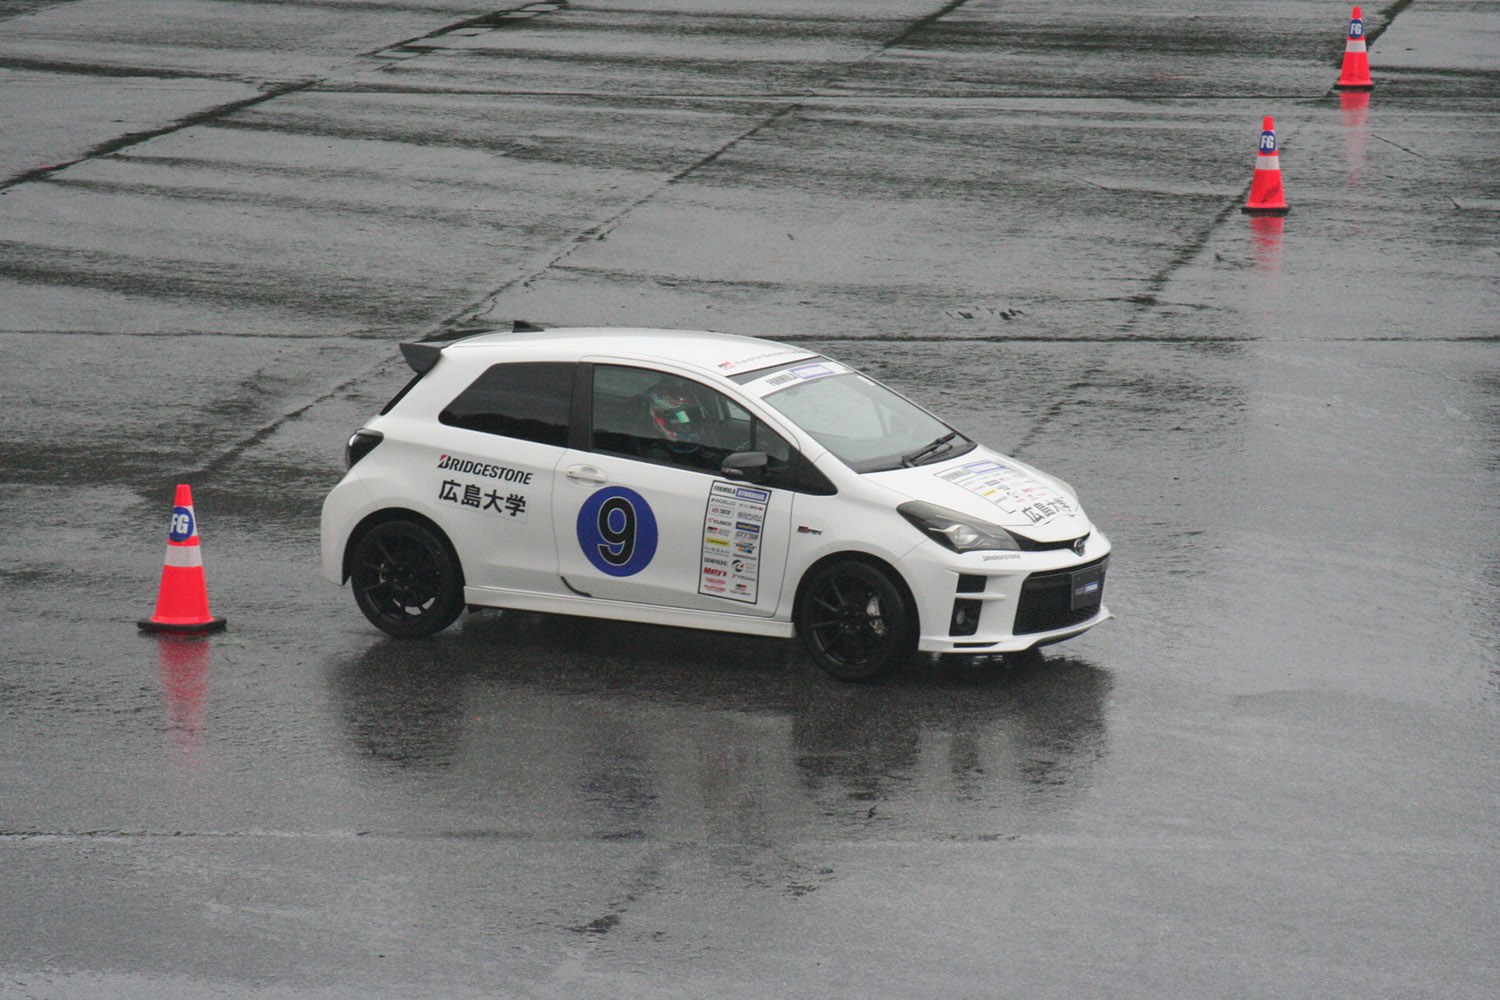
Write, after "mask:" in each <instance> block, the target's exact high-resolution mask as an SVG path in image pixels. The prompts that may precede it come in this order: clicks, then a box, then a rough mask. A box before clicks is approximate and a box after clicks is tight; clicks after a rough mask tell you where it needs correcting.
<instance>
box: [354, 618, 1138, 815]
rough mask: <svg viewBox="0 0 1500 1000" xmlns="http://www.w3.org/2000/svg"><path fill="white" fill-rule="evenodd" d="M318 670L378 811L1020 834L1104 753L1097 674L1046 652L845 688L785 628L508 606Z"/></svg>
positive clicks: (1066, 798) (918, 667) (1102, 680)
mask: <svg viewBox="0 0 1500 1000" xmlns="http://www.w3.org/2000/svg"><path fill="white" fill-rule="evenodd" d="M333 684H334V686H335V690H336V693H337V695H338V697H339V699H340V701H341V704H342V711H343V722H344V725H345V726H346V728H347V733H348V736H349V739H350V741H351V743H352V744H353V746H354V748H355V749H356V750H357V751H358V755H359V757H360V758H361V759H363V760H365V761H366V762H367V763H368V764H370V765H371V767H370V768H369V770H368V771H367V772H366V774H367V775H368V777H369V780H370V781H371V782H372V790H373V788H375V787H379V788H380V789H381V792H380V794H382V795H394V796H396V802H397V808H396V811H395V812H394V813H393V812H392V811H391V810H390V809H385V810H384V811H383V812H382V816H385V817H391V816H393V815H394V816H399V815H400V812H401V811H402V809H403V808H405V809H410V815H411V816H413V817H415V819H414V820H412V822H417V823H420V824H424V825H426V826H429V827H430V826H432V825H434V824H436V825H438V826H439V827H440V828H441V829H442V832H446V833H451V834H453V835H479V834H484V835H493V836H518V837H525V836H577V837H595V838H653V839H657V838H660V839H668V840H708V841H722V842H733V843H741V844H744V843H750V844H756V843H774V842H778V841H781V840H783V839H785V838H789V837H805V836H818V835H836V836H840V837H859V836H866V835H868V836H872V837H873V836H882V837H886V836H892V835H908V836H933V835H937V836H945V837H947V836H955V837H974V838H984V837H991V836H1007V835H1012V834H1017V833H1022V832H1025V831H1027V830H1028V829H1031V828H1033V826H1034V825H1035V824H1036V823H1037V822H1038V821H1039V820H1044V819H1045V817H1047V816H1048V815H1051V814H1053V813H1055V812H1056V811H1057V810H1059V809H1066V808H1067V806H1068V804H1069V803H1070V802H1072V801H1074V800H1075V799H1076V797H1077V796H1078V795H1079V793H1080V792H1081V790H1083V789H1084V788H1085V787H1086V786H1087V784H1088V781H1089V778H1090V774H1091V772H1092V770H1093V769H1094V765H1095V764H1096V763H1097V762H1098V761H1099V760H1100V759H1101V758H1102V757H1103V755H1104V753H1105V752H1106V729H1105V721H1104V708H1103V706H1104V702H1105V699H1106V697H1107V695H1108V691H1109V687H1110V677H1109V674H1108V673H1107V672H1105V671H1103V670H1101V669H1099V668H1097V667H1094V666H1090V665H1089V664H1087V663H1084V662H1082V661H1080V660H1077V659H1072V658H1064V657H1056V656H1052V657H1045V658H1042V657H1036V658H1034V659H1033V660H1032V661H1030V662H1027V663H1024V664H1022V665H1019V666H1011V665H1000V664H981V665H974V666H961V667H954V666H948V665H946V664H942V663H924V662H921V661H919V662H918V663H917V664H914V665H913V666H912V667H910V668H909V669H907V670H906V671H904V672H903V673H901V674H899V675H897V676H895V677H893V678H891V679H890V680H888V681H887V682H885V683H882V684H879V685H875V686H851V685H845V684H841V683H839V682H837V681H833V680H831V679H828V678H826V677H824V676H823V675H821V674H820V673H819V672H818V671H817V670H816V668H815V667H813V665H812V664H811V662H810V661H808V660H807V659H806V658H805V656H804V655H803V654H802V653H800V651H799V650H798V648H797V647H796V646H795V645H794V644H792V643H788V642H785V641H782V640H773V639H755V638H749V637H741V636H736V637H733V638H726V637H725V636H722V635H716V634H712V633H701V632H691V631H684V630H674V629H669V628H661V627H653V626H645V625H636V624H629V623H616V622H606V621H593V620H583V619H569V618H562V617H551V616H544V615H531V614H523V613H516V612H505V613H503V614H488V613H486V614H481V615H472V616H470V617H469V618H467V619H466V620H465V624H464V625H463V627H462V629H460V630H453V631H451V632H449V633H446V634H444V635H442V636H439V637H436V638H434V639H432V640H428V641H422V642H399V641H380V642H377V643H375V644H374V645H372V646H371V647H370V649H369V650H368V651H367V652H366V653H365V654H364V655H363V656H360V657H359V658H357V659H355V660H353V661H347V662H344V663H340V664H336V665H335V668H334V673H333ZM417 775H420V776H422V778H423V779H424V780H421V781H405V782H404V783H403V782H402V779H403V777H412V776H417ZM392 782H396V784H395V785H394V786H392V785H391V783H392ZM399 821H400V820H399V819H397V820H393V822H399Z"/></svg>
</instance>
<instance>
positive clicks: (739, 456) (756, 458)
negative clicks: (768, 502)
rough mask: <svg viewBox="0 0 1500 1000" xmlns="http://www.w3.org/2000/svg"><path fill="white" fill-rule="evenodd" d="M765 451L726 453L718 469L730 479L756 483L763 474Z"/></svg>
mask: <svg viewBox="0 0 1500 1000" xmlns="http://www.w3.org/2000/svg"><path fill="white" fill-rule="evenodd" d="M767 461H769V460H768V459H767V458H766V453H765V452H763V451H737V452H735V453H734V454H733V455H726V456H725V457H724V463H723V464H722V465H720V466H719V471H720V472H722V473H724V475H725V476H727V477H729V478H730V479H745V480H749V481H750V482H752V483H758V482H760V480H761V476H762V475H764V474H765V471H766V463H767Z"/></svg>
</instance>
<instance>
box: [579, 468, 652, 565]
mask: <svg viewBox="0 0 1500 1000" xmlns="http://www.w3.org/2000/svg"><path fill="white" fill-rule="evenodd" d="M578 545H579V547H580V548H582V549H583V554H584V556H585V557H587V559H588V561H589V562H591V563H593V564H594V566H595V568H597V569H598V570H599V571H600V572H602V573H607V574H609V575H610V576H634V575H635V574H636V573H639V572H640V571H641V570H643V569H645V568H646V567H647V566H648V565H650V564H651V560H652V558H653V557H654V556H655V555H656V515H655V514H653V513H651V505H650V504H648V503H647V502H646V498H645V497H643V496H641V495H640V494H639V493H637V492H636V491H635V490H631V489H626V488H625V487H623V486H609V487H606V488H605V489H602V490H599V491H597V492H596V493H594V495H593V496H591V497H589V498H588V499H587V500H585V501H584V502H583V506H582V507H581V508H579V510H578Z"/></svg>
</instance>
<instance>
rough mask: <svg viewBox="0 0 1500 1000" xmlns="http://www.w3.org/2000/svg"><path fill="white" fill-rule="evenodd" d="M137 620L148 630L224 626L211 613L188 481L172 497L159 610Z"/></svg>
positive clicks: (204, 630)
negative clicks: (174, 498)
mask: <svg viewBox="0 0 1500 1000" xmlns="http://www.w3.org/2000/svg"><path fill="white" fill-rule="evenodd" d="M136 624H138V625H139V626H140V627H141V628H143V629H145V630H146V631H147V632H212V631H214V630H215V629H221V628H223V627H224V619H222V618H215V617H213V616H212V615H210V614H209V613H208V583H207V581H206V580H205V579H204V577H203V553H202V552H200V551H199V549H198V520H197V518H196V517H194V516H193V491H192V490H191V489H189V488H188V486H187V484H186V483H183V484H180V485H179V486H178V487H177V499H176V500H175V501H173V506H172V524H171V526H170V527H169V528H168V530H167V559H166V564H165V565H164V566H163V567H162V571H161V589H160V590H159V591H158V592H157V596H156V614H154V615H152V616H151V617H150V618H142V619H141V620H140V621H139V622H137V623H136Z"/></svg>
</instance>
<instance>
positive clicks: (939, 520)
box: [896, 500, 1021, 552]
mask: <svg viewBox="0 0 1500 1000" xmlns="http://www.w3.org/2000/svg"><path fill="white" fill-rule="evenodd" d="M896 511H897V512H898V513H899V514H900V515H901V516H902V517H904V518H906V519H907V520H908V521H910V522H911V523H912V524H914V525H916V527H917V528H918V529H919V530H921V532H922V533H923V534H924V535H926V536H927V537H928V538H931V539H932V540H933V541H934V542H937V543H938V544H939V545H942V546H944V547H945V548H949V549H952V550H953V551H954V552H977V551H979V550H981V549H1010V550H1012V551H1019V550H1020V548H1021V544H1020V543H1019V542H1017V541H1016V539H1015V536H1014V535H1012V534H1011V533H1010V532H1008V531H1006V530H1005V529H1004V528H1002V527H1000V526H999V525H998V524H990V523H988V522H986V521H981V520H979V519H978V518H973V517H969V516H967V515H964V514H960V513H959V512H958V511H956V510H949V509H948V508H946V507H939V506H937V505H936V504H930V503H923V502H922V501H920V500H913V501H912V502H911V503H904V504H902V505H901V506H899V507H897V508H896Z"/></svg>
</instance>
